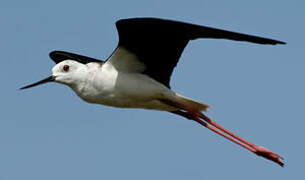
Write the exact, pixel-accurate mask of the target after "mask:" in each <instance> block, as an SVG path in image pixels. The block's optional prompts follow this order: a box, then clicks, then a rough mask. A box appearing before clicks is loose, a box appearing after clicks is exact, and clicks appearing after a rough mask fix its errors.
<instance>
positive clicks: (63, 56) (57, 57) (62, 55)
mask: <svg viewBox="0 0 305 180" xmlns="http://www.w3.org/2000/svg"><path fill="white" fill-rule="evenodd" d="M49 55H50V58H51V59H52V60H53V61H54V62H55V63H56V64H58V63H60V62H61V61H64V60H67V59H70V60H74V61H77V62H79V63H82V64H87V63H90V62H104V61H101V60H99V59H94V58H91V57H87V56H82V55H78V54H74V53H69V52H65V51H52V52H51V53H50V54H49Z"/></svg>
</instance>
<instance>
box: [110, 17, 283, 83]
mask: <svg viewBox="0 0 305 180" xmlns="http://www.w3.org/2000/svg"><path fill="white" fill-rule="evenodd" d="M116 27H117V30H118V33H119V44H118V47H117V49H116V50H115V51H114V53H113V54H112V56H110V58H109V59H108V61H107V63H112V64H114V65H115V66H116V67H117V68H120V69H125V70H130V68H132V69H135V70H137V71H138V72H141V73H144V74H147V75H148V76H150V77H151V78H153V79H155V80H157V81H159V82H160V83H162V84H164V85H166V86H167V87H169V81H170V76H171V74H172V72H173V69H174V67H175V66H176V65H177V62H178V60H179V58H180V56H181V54H182V52H183V49H184V48H185V46H186V45H187V43H188V42H189V41H190V40H194V39H197V38H217V39H230V40H236V41H248V42H252V43H258V44H271V45H275V44H285V43H284V42H281V41H277V40H273V39H268V38H263V37H258V36H252V35H247V34H241V33H235V32H230V31H226V30H220V29H215V28H210V27H206V26H199V25H194V24H189V23H183V22H177V21H172V20H164V19H157V18H133V19H122V20H119V21H117V22H116ZM124 57H125V58H124ZM137 61H138V62H137ZM130 63H131V64H132V65H128V64H130ZM135 66H139V67H135Z"/></svg>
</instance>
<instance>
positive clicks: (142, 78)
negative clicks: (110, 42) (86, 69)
mask: <svg viewBox="0 0 305 180" xmlns="http://www.w3.org/2000/svg"><path fill="white" fill-rule="evenodd" d="M88 82H90V83H87V84H86V85H85V86H84V87H78V88H76V89H75V88H73V89H74V90H75V91H76V93H77V94H78V96H80V97H81V98H82V99H84V100H85V101H87V102H89V103H95V104H103V105H107V106H114V107H121V108H144V109H156V110H165V111H173V110H177V108H175V107H172V106H170V105H167V104H165V103H163V102H162V101H160V99H168V98H171V97H173V96H174V95H175V93H174V92H173V91H171V90H170V89H169V88H167V87H166V86H164V85H163V84H160V83H159V82H157V81H155V80H153V79H151V78H149V77H148V76H146V75H143V74H138V73H127V72H117V71H116V70H115V69H111V72H109V70H107V73H103V71H100V73H99V74H96V75H95V76H93V77H92V79H89V80H88Z"/></svg>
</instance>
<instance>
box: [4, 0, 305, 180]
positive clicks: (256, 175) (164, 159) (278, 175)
mask: <svg viewBox="0 0 305 180" xmlns="http://www.w3.org/2000/svg"><path fill="white" fill-rule="evenodd" d="M304 5H305V2H304V1H302V0H299V1H297V0H293V1H276V0H270V1H263V0H258V1H251V2H250V1H242V0H236V1H224V0H223V1H212V0H210V1H202V0H198V1H176V0H175V1H174V0H172V1H163V0H154V1H140V0H139V1H123V0H121V1H83V2H81V1H78V2H75V1H59V0H53V1H48V2H41V1H14V0H11V1H1V3H0V22H1V28H0V32H1V33H0V39H1V41H0V49H1V53H0V59H1V62H2V66H1V71H0V80H1V82H2V86H1V93H0V99H1V101H0V105H1V110H0V112H1V113H0V180H19V179H31V180H36V179H37V180H40V179H44V180H54V179H57V180H60V179H65V180H66V179H73V180H81V179H109V180H112V179H133V180H137V179H139V180H140V179H141V180H142V179H146V180H155V179H159V180H163V179H164V180H165V179H176V180H180V179H181V180H182V179H190V180H197V179H198V180H199V179H224V178H226V179H268V178H272V179H277V180H281V179H288V178H298V179H301V177H302V176H304V173H302V172H301V170H303V169H304V160H305V158H304V156H303V153H304V152H305V144H304V140H303V137H304V130H303V128H304V126H305V123H304V117H305V116H304V113H303V112H304V100H305V98H304V97H305V96H304V92H305V85H304V77H305V71H304V67H305V58H304V50H305V49H304V44H303V43H304V37H305V36H304V32H305V25H304V23H303V22H304V17H305V12H304ZM142 16H149V17H161V18H169V19H174V20H180V21H186V22H191V23H196V24H201V25H208V26H213V27H217V28H223V29H227V30H232V31H238V32H244V33H249V34H253V35H259V36H264V37H269V38H274V39H278V40H282V41H286V42H287V43H288V44H287V45H284V46H281V45H280V46H262V45H257V44H250V43H241V42H233V41H227V40H196V41H192V42H191V43H189V45H188V46H187V48H186V49H185V50H184V53H183V55H182V57H181V61H180V63H179V65H178V67H177V68H176V69H175V72H174V75H173V77H172V80H171V86H172V89H174V90H175V91H177V92H179V93H181V94H183V95H185V96H189V97H192V98H194V99H197V100H200V101H202V102H205V103H207V104H210V105H211V107H212V108H211V109H210V111H209V112H208V113H207V115H208V116H209V117H211V118H212V119H213V120H215V121H216V122H218V123H220V124H221V125H223V126H225V127H226V128H228V129H230V130H232V131H233V132H235V133H237V134H239V135H240V136H242V137H244V138H246V139H248V140H250V141H252V142H254V143H256V144H259V145H264V146H266V147H267V148H269V149H271V150H273V151H275V152H276V153H279V154H281V155H282V156H284V158H285V161H286V167H285V168H281V167H279V166H278V165H276V164H274V163H272V162H270V161H267V160H265V159H262V158H260V157H257V156H255V155H253V154H252V153H249V152H248V151H246V150H244V149H242V148H241V147H239V146H237V145H235V144H233V143H231V142H229V141H227V140H225V139H224V138H222V137H220V136H218V135H215V134H214V133H212V132H211V131H209V130H207V129H205V128H203V127H200V126H199V125H198V124H196V123H194V122H191V121H188V120H184V119H182V118H180V117H178V116H175V115H172V114H169V113H165V112H158V111H146V110H138V109H115V108H111V107H105V106H100V105H92V104H88V103H85V102H83V101H82V100H81V99H79V98H78V97H77V96H76V95H75V94H74V92H72V90H70V89H69V88H68V87H64V86H62V85H59V84H55V83H50V84H47V85H44V86H40V87H37V88H33V89H29V90H27V91H19V90H18V88H19V87H21V86H23V85H26V84H28V83H31V82H34V81H36V80H40V79H42V78H44V77H46V76H48V75H50V70H51V68H52V67H53V65H54V63H53V62H52V61H51V60H50V59H49V57H48V53H49V52H50V51H52V50H65V51H71V52H74V53H79V54H83V55H87V56H91V57H94V58H100V59H106V58H107V57H108V56H109V54H110V53H111V52H112V51H113V49H114V48H115V47H116V45H117V41H118V36H117V32H116V29H115V26H114V23H115V21H116V20H118V19H121V18H130V17H142Z"/></svg>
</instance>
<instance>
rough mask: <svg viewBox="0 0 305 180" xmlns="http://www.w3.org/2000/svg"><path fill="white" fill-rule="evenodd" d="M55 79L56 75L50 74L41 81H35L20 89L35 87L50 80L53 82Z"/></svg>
mask: <svg viewBox="0 0 305 180" xmlns="http://www.w3.org/2000/svg"><path fill="white" fill-rule="evenodd" d="M54 80H55V77H54V76H49V77H47V78H45V79H43V80H41V81H38V82H35V83H33V84H30V85H27V86H24V87H22V88H20V90H23V89H27V88H31V87H34V86H37V85H40V84H44V83H48V82H53V81H54Z"/></svg>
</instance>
